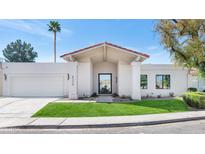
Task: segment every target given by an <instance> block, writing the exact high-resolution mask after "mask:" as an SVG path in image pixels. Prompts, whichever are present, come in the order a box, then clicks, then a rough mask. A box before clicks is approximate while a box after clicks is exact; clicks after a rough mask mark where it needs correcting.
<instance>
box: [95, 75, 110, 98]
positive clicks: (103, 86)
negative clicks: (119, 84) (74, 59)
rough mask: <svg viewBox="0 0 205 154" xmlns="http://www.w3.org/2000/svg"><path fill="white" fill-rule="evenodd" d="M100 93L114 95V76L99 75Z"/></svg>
mask: <svg viewBox="0 0 205 154" xmlns="http://www.w3.org/2000/svg"><path fill="white" fill-rule="evenodd" d="M98 93H99V94H112V74H111V73H99V74H98Z"/></svg>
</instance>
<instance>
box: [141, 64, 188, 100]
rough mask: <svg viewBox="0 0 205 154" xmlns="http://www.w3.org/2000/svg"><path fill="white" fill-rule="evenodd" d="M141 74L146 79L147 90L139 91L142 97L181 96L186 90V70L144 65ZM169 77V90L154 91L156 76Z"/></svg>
mask: <svg viewBox="0 0 205 154" xmlns="http://www.w3.org/2000/svg"><path fill="white" fill-rule="evenodd" d="M141 74H146V75H147V77H148V89H141V94H142V96H146V95H149V96H154V97H156V96H158V95H161V96H169V93H170V92H173V93H174V95H175V96H180V95H182V94H183V93H184V92H185V91H186V90H187V88H188V70H187V69H183V68H179V67H174V66H173V65H154V64H153V65H151V64H144V65H142V67H141ZM157 74H159V75H162V74H164V75H166V74H167V75H170V89H156V75H157Z"/></svg>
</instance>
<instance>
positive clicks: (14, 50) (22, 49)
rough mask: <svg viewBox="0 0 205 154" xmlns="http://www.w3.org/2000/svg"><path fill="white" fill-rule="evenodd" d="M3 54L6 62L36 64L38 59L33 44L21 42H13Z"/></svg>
mask: <svg viewBox="0 0 205 154" xmlns="http://www.w3.org/2000/svg"><path fill="white" fill-rule="evenodd" d="M2 52H3V55H4V57H5V61H6V62H35V58H36V57H38V53H37V52H35V51H34V48H33V47H32V46H31V44H30V43H26V42H22V41H21V40H16V41H15V42H11V43H10V44H8V45H7V47H6V48H5V49H4V50H3V51H2Z"/></svg>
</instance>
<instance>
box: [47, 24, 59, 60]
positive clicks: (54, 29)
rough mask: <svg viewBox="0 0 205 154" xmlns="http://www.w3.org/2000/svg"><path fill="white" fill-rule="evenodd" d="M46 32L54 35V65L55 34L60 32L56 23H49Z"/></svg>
mask: <svg viewBox="0 0 205 154" xmlns="http://www.w3.org/2000/svg"><path fill="white" fill-rule="evenodd" d="M48 31H50V32H53V34H54V63H56V33H57V32H60V31H61V27H60V24H59V23H58V21H50V23H49V24H48Z"/></svg>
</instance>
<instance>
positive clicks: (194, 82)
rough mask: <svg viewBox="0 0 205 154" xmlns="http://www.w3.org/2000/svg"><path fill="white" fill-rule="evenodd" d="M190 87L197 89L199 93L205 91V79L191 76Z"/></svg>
mask: <svg viewBox="0 0 205 154" xmlns="http://www.w3.org/2000/svg"><path fill="white" fill-rule="evenodd" d="M188 87H194V88H197V89H198V90H199V91H203V90H205V79H204V78H202V77H200V76H195V75H194V76H192V75H189V78H188Z"/></svg>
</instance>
